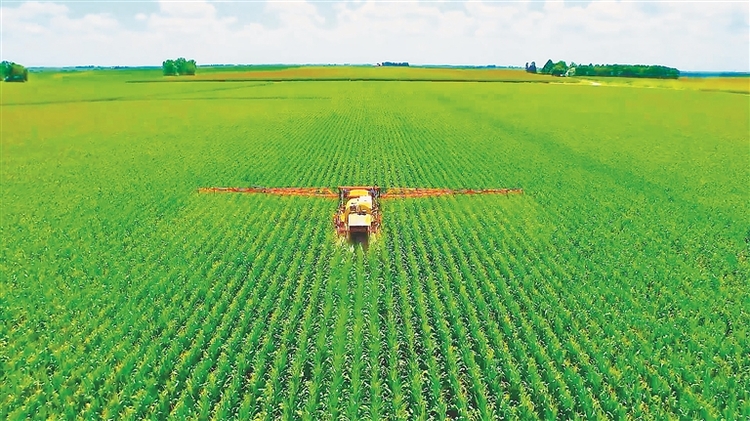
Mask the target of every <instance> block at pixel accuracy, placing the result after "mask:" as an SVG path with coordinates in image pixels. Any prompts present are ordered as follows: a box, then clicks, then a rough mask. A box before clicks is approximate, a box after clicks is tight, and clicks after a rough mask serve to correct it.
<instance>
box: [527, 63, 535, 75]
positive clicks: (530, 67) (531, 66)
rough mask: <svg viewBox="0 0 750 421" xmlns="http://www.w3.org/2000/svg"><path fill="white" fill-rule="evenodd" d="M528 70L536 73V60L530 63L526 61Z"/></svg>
mask: <svg viewBox="0 0 750 421" xmlns="http://www.w3.org/2000/svg"><path fill="white" fill-rule="evenodd" d="M526 71H527V72H529V73H536V62H533V61H532V62H531V64H530V65H529V64H528V63H526Z"/></svg>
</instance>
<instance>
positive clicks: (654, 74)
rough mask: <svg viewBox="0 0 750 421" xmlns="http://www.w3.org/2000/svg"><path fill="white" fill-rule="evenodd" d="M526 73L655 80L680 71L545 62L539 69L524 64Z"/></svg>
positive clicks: (672, 75)
mask: <svg viewBox="0 0 750 421" xmlns="http://www.w3.org/2000/svg"><path fill="white" fill-rule="evenodd" d="M526 71H527V72H529V73H539V74H544V75H552V76H604V77H636V78H655V79H677V78H678V77H680V71H679V70H677V69H675V68H674V67H667V66H658V65H642V64H596V65H594V64H588V65H582V64H576V63H575V62H571V63H570V65H568V64H567V63H565V61H558V62H557V63H555V62H553V61H552V60H547V62H546V63H545V64H544V66H543V67H542V68H541V69H537V67H536V63H535V62H533V61H532V62H531V64H529V63H526Z"/></svg>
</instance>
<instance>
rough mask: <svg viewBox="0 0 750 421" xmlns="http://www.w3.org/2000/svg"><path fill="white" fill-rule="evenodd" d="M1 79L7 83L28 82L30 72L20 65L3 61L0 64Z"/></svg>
mask: <svg viewBox="0 0 750 421" xmlns="http://www.w3.org/2000/svg"><path fill="white" fill-rule="evenodd" d="M0 77H1V78H2V80H4V81H5V82H26V81H28V80H29V70H28V69H27V68H25V67H24V66H21V65H20V64H18V63H13V62H12V61H3V62H1V63H0Z"/></svg>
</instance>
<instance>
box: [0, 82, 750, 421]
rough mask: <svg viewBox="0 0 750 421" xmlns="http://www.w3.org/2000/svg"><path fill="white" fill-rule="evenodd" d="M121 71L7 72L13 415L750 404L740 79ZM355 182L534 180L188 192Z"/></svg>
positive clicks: (4, 253) (2, 266) (655, 410)
mask: <svg viewBox="0 0 750 421" xmlns="http://www.w3.org/2000/svg"><path fill="white" fill-rule="evenodd" d="M381 70H382V69H381ZM150 72H151V73H150V74H151V75H152V77H153V78H154V79H157V78H159V76H158V73H159V72H158V71H155V70H154V71H150ZM521 73H522V74H525V73H524V72H523V71H521ZM118 75H119V73H116V72H110V73H107V72H103V73H98V72H90V73H77V74H64V75H60V74H52V75H43V76H40V77H39V78H35V84H36V83H38V84H39V86H40V87H41V89H38V90H33V91H29V90H27V89H16V88H18V87H16V86H9V87H5V88H3V97H2V99H0V100H2V101H3V103H2V107H3V125H2V137H0V142H2V145H1V146H2V150H3V154H0V160H1V162H0V163H1V164H2V165H0V177H1V178H0V184H2V186H3V209H2V211H3V218H2V219H0V233H1V235H2V238H3V245H4V246H3V247H2V248H1V249H0V270H1V271H2V277H0V297H2V307H1V308H0V313H1V314H2V318H3V323H0V344H2V355H3V357H2V382H0V419H25V418H34V419H37V418H39V419H48V418H55V419H57V418H65V419H166V418H174V419H231V418H240V419H269V420H270V419H310V420H317V419H329V418H330V419H333V418H336V417H338V418H347V419H373V420H379V419H399V418H400V419H447V418H449V417H450V418H452V419H495V418H503V419H719V418H723V419H742V418H743V417H744V415H745V413H746V411H747V404H746V403H747V402H748V401H750V394H749V393H750V392H749V391H750V373H748V372H747V370H744V368H745V367H750V355H748V353H747V349H750V343H749V342H748V338H750V336H749V333H750V328H748V326H750V313H748V310H747V309H748V308H750V291H749V290H748V288H747V282H746V280H747V279H748V278H750V263H749V262H748V258H749V257H750V256H749V255H748V249H747V242H746V241H748V240H747V236H748V232H747V227H748V226H750V209H749V206H750V205H749V204H748V202H747V180H748V179H750V168H748V166H747V162H748V160H750V150H748V148H747V133H748V131H750V127H748V125H749V124H750V122H748V119H747V115H748V112H750V110H749V108H750V104H748V101H747V97H746V96H745V95H730V94H726V93H715V92H698V91H689V90H667V89H636V88H608V89H601V88H597V87H591V86H558V85H553V84H549V85H543V84H526V83H524V84H519V83H513V84H510V83H509V84H502V83H486V84H476V83H466V84H462V83H431V84H424V83H411V82H388V83H384V82H377V83H365V82H358V83H347V82H344V83H336V82H326V83H320V82H295V83H273V84H268V83H257V82H254V83H247V84H245V83H236V84H232V86H227V85H226V84H220V83H219V84H208V83H195V84H193V83H155V84H125V83H123V80H127V79H128V78H132V76H118ZM60 76H64V77H66V79H64V83H62V82H61V78H60ZM20 91H24V92H23V95H21V94H20V93H19V92H20ZM29 92H30V93H29ZM111 98H118V99H117V100H109V101H105V100H103V99H111ZM509 99H511V100H509ZM512 99H516V100H512ZM22 100H23V101H26V102H25V103H23V102H22ZM186 100H187V101H189V102H190V104H191V106H189V107H186V106H184V105H185V104H186V102H185V101H186ZM561 104H575V106H565V105H563V106H561ZM634 122H637V124H635V123H634ZM102 139H106V141H102ZM360 183H361V184H369V183H377V184H379V185H381V186H384V187H389V186H410V187H419V186H424V187H449V188H462V187H476V188H486V187H523V188H524V189H525V192H526V193H525V195H523V196H509V197H505V196H482V195H475V196H456V197H436V198H423V199H404V200H388V201H386V200H384V201H383V211H384V219H383V232H382V233H381V234H380V236H379V237H378V238H377V239H376V240H375V241H373V242H372V243H371V244H370V245H369V249H368V250H367V251H365V250H363V249H362V248H361V247H358V246H357V247H350V246H349V245H348V244H341V245H340V244H338V243H337V242H336V239H335V238H334V234H333V229H332V226H331V215H332V213H333V212H334V209H335V207H336V202H335V200H328V199H324V198H307V197H275V196H264V195H229V194H227V195H222V194H198V193H197V192H196V188H197V187H200V186H249V185H256V184H257V185H265V186H336V185H340V184H360Z"/></svg>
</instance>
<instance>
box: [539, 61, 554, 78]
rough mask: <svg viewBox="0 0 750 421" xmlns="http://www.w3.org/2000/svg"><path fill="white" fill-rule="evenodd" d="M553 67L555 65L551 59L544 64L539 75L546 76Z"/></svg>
mask: <svg viewBox="0 0 750 421" xmlns="http://www.w3.org/2000/svg"><path fill="white" fill-rule="evenodd" d="M553 67H555V63H553V62H552V59H549V60H547V62H546V63H544V67H542V69H541V70H540V71H539V73H541V74H543V75H548V74H550V73H551V72H552V68H553Z"/></svg>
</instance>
